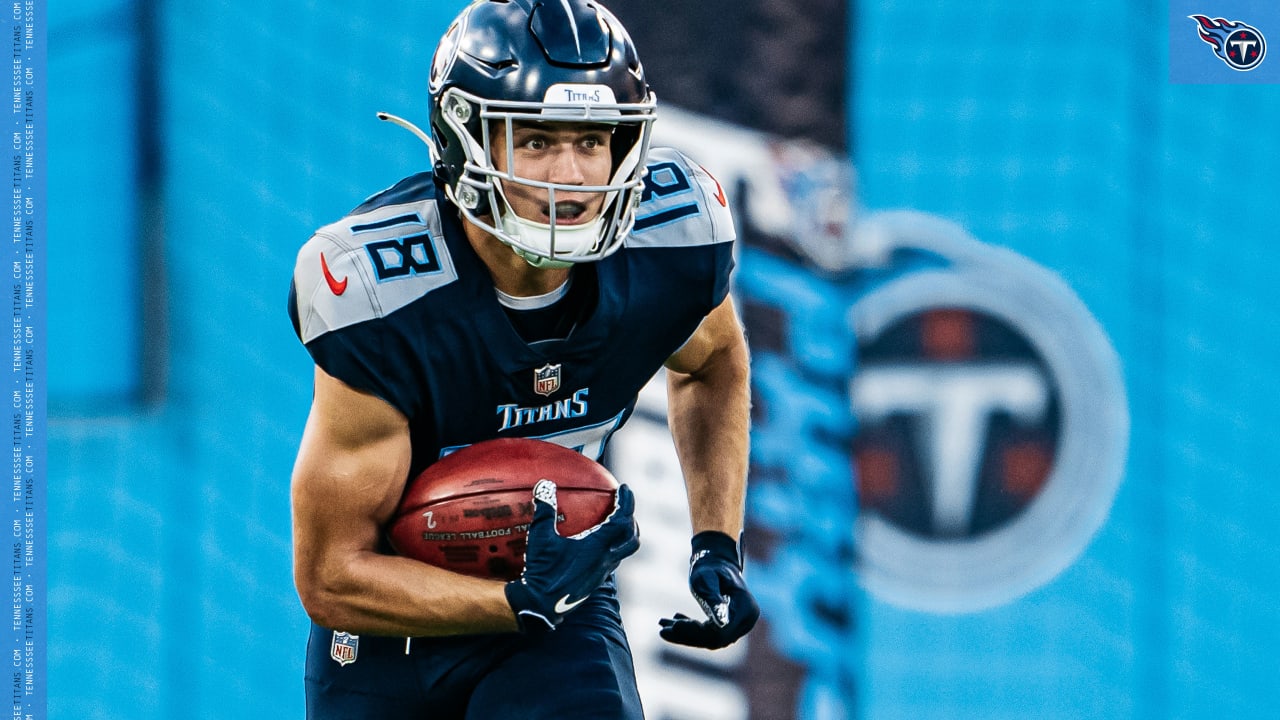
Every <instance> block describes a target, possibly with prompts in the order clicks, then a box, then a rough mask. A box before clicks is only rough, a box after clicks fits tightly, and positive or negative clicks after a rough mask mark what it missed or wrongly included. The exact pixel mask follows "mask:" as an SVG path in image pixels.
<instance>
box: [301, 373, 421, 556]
mask: <svg viewBox="0 0 1280 720" xmlns="http://www.w3.org/2000/svg"><path fill="white" fill-rule="evenodd" d="M409 458H410V443H409V426H408V421H407V420H406V419H405V417H404V416H403V415H402V414H401V413H400V412H399V411H398V410H396V409H395V408H393V407H392V406H391V405H389V404H387V403H386V402H385V401H383V400H381V399H379V398H376V397H374V396H372V395H369V394H366V393H361V392H358V391H356V390H354V389H352V388H351V387H350V386H348V385H346V384H344V383H342V382H341V381H339V380H337V379H335V378H333V377H331V376H329V375H328V374H327V373H325V372H324V371H323V370H320V369H319V368H317V369H316V380H315V397H314V399H313V400H312V405H311V413H310V415H309V416H308V418H307V425H306V430H305V431H304V432H303V437H302V443H301V446H300V448H299V451H298V459H297V462H296V463H295V465H294V471H293V487H292V499H293V521H294V522H293V524H294V545H295V548H294V549H295V553H297V554H298V555H299V557H298V560H299V561H300V562H301V563H304V564H305V563H323V562H325V561H326V559H327V557H328V556H330V555H336V554H342V553H344V552H360V551H368V550H373V549H374V548H375V547H376V546H377V543H378V534H379V532H380V528H381V525H382V523H383V522H385V521H386V519H387V518H388V517H390V515H391V513H392V512H393V511H394V510H395V506H396V503H397V502H398V501H399V498H400V493H401V492H402V490H403V488H404V482H405V478H406V477H407V476H408V472H409Z"/></svg>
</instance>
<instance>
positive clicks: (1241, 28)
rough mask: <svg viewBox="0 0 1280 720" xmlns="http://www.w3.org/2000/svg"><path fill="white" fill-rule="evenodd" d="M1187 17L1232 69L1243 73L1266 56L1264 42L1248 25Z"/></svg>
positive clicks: (1202, 17)
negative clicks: (1193, 21)
mask: <svg viewBox="0 0 1280 720" xmlns="http://www.w3.org/2000/svg"><path fill="white" fill-rule="evenodd" d="M1187 17H1189V18H1191V19H1192V20H1195V21H1196V30H1197V31H1199V33H1200V39H1201V40H1203V41H1205V42H1206V43H1208V44H1209V45H1210V46H1211V47H1212V48H1213V54H1214V55H1217V56H1218V59H1220V60H1222V62H1224V63H1226V64H1227V67H1229V68H1231V69H1232V70H1239V71H1241V72H1247V71H1249V70H1252V69H1254V68H1256V67H1258V65H1260V64H1262V58H1264V57H1266V56H1267V41H1266V39H1265V38H1263V37H1262V33H1260V32H1258V28H1256V27H1253V26H1252V25H1246V24H1245V23H1242V22H1240V21H1238V20H1225V19H1223V18H1210V17H1208V16H1205V15H1188V16H1187Z"/></svg>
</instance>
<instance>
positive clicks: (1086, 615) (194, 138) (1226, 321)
mask: <svg viewBox="0 0 1280 720" xmlns="http://www.w3.org/2000/svg"><path fill="white" fill-rule="evenodd" d="M1181 4H1182V0H1174V2H1172V3H1171V5H1170V9H1169V10H1168V11H1166V6H1164V5H1160V6H1156V5H1151V4H1147V3H1128V4H1125V5H1123V6H1120V7H1116V6H1115V5H1113V4H1107V3H1102V2H1086V3H1083V4H1079V3H1077V4H1074V5H1072V6H1070V7H1065V6H1063V7H1058V6H1057V5H1054V4H1052V3H1046V2H1035V3H1031V4H1026V3H1015V2H1012V0H1006V1H1002V2H998V3H995V4H988V5H984V6H981V7H974V6H973V4H972V3H961V2H953V1H944V2H937V3H931V4H929V5H928V6H918V5H911V4H903V3H869V2H837V1H836V0H820V1H818V2H803V3H802V2H800V1H799V0H750V1H748V2H745V3H742V2H739V3H729V2H727V0H711V1H709V2H704V3H696V4H686V5H687V7H677V8H672V7H662V6H660V5H658V4H654V3H643V2H639V1H638V0H615V2H613V3H609V7H610V8H611V9H612V10H613V11H614V12H615V13H616V14H617V15H618V16H619V18H620V19H621V20H622V21H623V23H624V24H625V25H626V26H627V27H628V28H629V29H630V30H631V31H632V35H633V38H634V40H635V42H636V45H637V47H638V49H639V51H640V53H641V56H642V57H643V58H644V61H645V63H646V65H647V68H646V69H647V71H648V75H649V76H650V77H651V78H653V79H654V91H655V92H656V94H657V96H658V98H659V102H660V103H661V106H660V107H661V111H660V115H659V120H658V121H657V124H656V126H655V133H657V135H658V141H659V142H661V143H663V144H672V145H675V146H677V147H680V148H681V149H683V150H684V151H686V152H687V153H689V154H690V155H691V156H692V157H693V158H694V159H695V160H697V161H698V162H700V163H701V164H703V165H705V166H706V167H707V168H708V169H709V170H710V171H711V172H712V173H714V174H715V175H716V177H717V178H718V179H719V180H720V182H721V183H722V185H723V186H724V188H725V190H726V192H727V194H728V196H729V197H730V198H731V200H732V201H733V202H734V203H735V208H734V209H735V217H736V218H737V221H738V224H739V228H738V230H739V236H740V237H741V238H743V242H742V247H741V248H740V257H739V269H738V272H737V278H736V281H737V287H736V288H735V293H736V295H737V298H738V305H739V307H740V308H741V311H742V314H743V318H744V320H745V322H746V323H747V326H748V330H749V335H748V337H749V340H750V341H751V343H752V353H753V376H754V383H755V385H754V387H753V390H754V401H755V408H754V413H755V417H754V437H753V449H752V467H753V473H752V485H751V488H750V490H749V496H748V525H749V530H748V544H747V552H748V556H749V557H748V562H747V577H748V580H749V581H750V582H751V586H752V588H753V590H755V591H756V592H757V594H758V595H759V597H760V601H761V606H762V609H763V612H764V614H763V619H762V620H761V623H760V626H759V627H758V628H757V629H756V630H755V631H754V632H753V633H752V635H751V636H749V638H748V639H747V641H746V642H743V643H739V644H738V645H735V646H733V648H730V649H729V650H725V651H718V652H715V653H683V652H673V651H671V650H670V649H669V648H666V647H663V646H661V645H659V644H657V643H654V644H652V645H651V646H647V645H644V644H643V643H641V642H636V643H635V647H634V648H633V650H634V651H635V655H636V664H637V673H638V675H639V678H640V685H641V693H642V698H643V700H644V703H645V706H646V710H647V711H648V713H649V716H650V717H653V718H658V719H661V718H672V719H676V718H700V719H705V718H785V717H795V718H815V719H818V718H845V717H850V718H852V717H858V718H898V717H904V718H905V717H910V718H957V717H961V718H998V717H1019V718H1021V717H1037V718H1207V717H1221V716H1228V717H1267V716H1269V715H1272V714H1274V710H1275V703H1274V700H1273V689H1274V687H1275V683H1276V681H1277V680H1280V675H1278V674H1277V673H1278V672H1280V671H1278V670H1277V665H1276V663H1275V662H1274V660H1273V658H1272V655H1273V654H1274V653H1273V648H1274V647H1276V645H1277V644H1278V643H1280V624H1278V623H1276V622H1275V614H1276V610H1277V608H1280V575H1277V573H1275V572H1274V568H1273V567H1271V564H1270V562H1269V558H1270V557H1272V556H1273V555H1274V554H1275V553H1276V552H1277V551H1280V530H1278V529H1277V528H1280V523H1277V522H1276V519H1277V518H1276V510H1275V509H1274V508H1276V507H1278V506H1280V490H1277V486H1276V484H1275V483H1274V482H1272V481H1271V479H1270V475H1271V472H1270V466H1269V465H1264V462H1265V458H1266V457H1267V456H1266V455H1265V454H1264V448H1269V446H1270V440H1271V439H1272V438H1274V436H1275V434H1276V432H1277V428H1280V413H1278V412H1277V410H1276V406H1275V404H1274V402H1273V401H1271V398H1274V397H1277V396H1280V387H1277V385H1278V384H1280V381H1278V380H1277V378H1276V376H1275V374H1274V373H1272V372H1271V371H1270V368H1269V363H1268V362H1267V360H1268V359H1269V358H1271V357H1273V356H1274V355H1275V353H1276V352H1277V350H1280V325H1278V324H1277V323H1276V322H1275V321H1274V320H1273V319H1271V317H1270V315H1269V314H1268V310H1269V309H1270V308H1272V307H1274V306H1275V304H1276V301H1277V299H1280V298H1277V295H1276V291H1275V289H1274V283H1273V282H1272V280H1271V278H1270V270H1271V268H1272V267H1273V266H1274V265H1275V263H1276V261H1277V260H1280V257H1278V256H1277V250H1276V247H1277V243H1276V241H1277V240H1280V237H1277V234H1276V231H1275V229H1274V227H1275V222H1274V218H1273V217H1272V213H1273V211H1272V209H1271V207H1270V206H1271V205H1272V203H1271V202H1270V199H1271V198H1274V197H1276V196H1278V195H1280V177H1278V176H1277V175H1276V174H1275V172H1274V168H1273V166H1274V162H1273V159H1274V158H1275V157H1277V156H1278V155H1280V148H1277V139H1276V137H1275V134H1274V133H1273V132H1270V128H1271V127H1272V126H1273V125H1274V122H1273V121H1274V118H1275V117H1277V116H1278V115H1280V91H1278V90H1277V88H1276V87H1275V86H1274V85H1267V84H1257V83H1260V82H1265V81H1267V80H1268V79H1271V80H1274V76H1272V75H1266V74H1263V73H1270V72H1273V69H1272V67H1271V65H1269V64H1268V63H1269V62H1274V59H1272V60H1271V61H1268V60H1267V59H1264V60H1263V61H1262V62H1261V64H1260V65H1259V66H1258V68H1257V70H1255V71H1250V73H1252V74H1249V73H1242V72H1238V71H1233V70H1232V69H1231V68H1230V67H1228V66H1227V64H1226V63H1224V62H1223V61H1222V60H1220V59H1218V58H1217V57H1215V55H1214V52H1213V48H1212V47H1210V45H1209V44H1207V41H1205V40H1203V39H1202V38H1201V37H1200V36H1199V34H1198V32H1197V29H1196V28H1197V23H1196V22H1194V21H1192V20H1189V19H1187V16H1188V15H1190V14H1193V13H1203V12H1204V11H1203V10H1202V9H1199V8H1192V7H1187V8H1182V7H1180V5H1181ZM437 5H439V7H437ZM462 5H463V4H462V3H461V2H451V3H439V4H431V5H429V6H428V5H422V4H416V5H414V4H405V3H391V2H378V1H374V0H370V1H368V2H351V3H343V4H342V5H341V6H336V7H333V8H323V9H321V8H317V7H316V6H314V4H311V3H301V2H292V1H288V0H286V1H285V2H280V3H274V4H271V5H270V6H266V5H263V4H260V3H259V4H250V3H242V2H211V3H203V4H195V5H192V4H183V3H175V2H161V1H159V0H149V1H144V0H131V1H128V2H125V3H124V4H120V3H106V2H101V1H100V0H77V1H76V2H60V3H50V7H49V47H50V51H49V56H50V60H49V65H50V67H49V82H48V88H49V89H48V92H49V118H50V119H49V128H48V136H49V146H50V151H49V174H50V177H51V180H50V185H49V192H48V197H49V206H50V207H49V213H48V217H49V237H50V247H49V252H48V260H49V272H48V276H49V288H48V294H49V298H50V299H49V312H48V315H49V328H48V336H49V342H48V347H49V348H50V358H49V374H50V387H49V402H50V414H49V416H50V420H49V436H50V445H49V452H48V454H49V478H50V480H49V489H48V492H49V533H48V546H49V549H48V554H49V582H50V591H49V600H48V612H49V636H50V643H49V648H48V651H49V657H48V679H49V682H50V686H51V687H50V697H49V709H50V716H51V717H77V718H131V719H134V718H141V719H145V720H150V719H156V720H160V719H162V718H163V719H167V718H196V719H208V720H213V719H218V718H230V717H233V716H239V715H242V714H243V713H244V712H245V711H246V710H247V709H250V708H251V709H252V712H253V713H254V714H256V715H261V716H264V717H297V716H300V714H301V707H302V688H301V685H300V683H299V682H298V677H299V676H300V671H301V669H300V663H301V657H302V655H301V648H302V646H303V644H304V643H305V640H306V634H307V628H306V623H305V615H304V614H303V613H302V612H300V608H299V604H298V599H297V597H296V595H295V594H294V591H293V586H292V581H291V577H290V566H291V557H290V547H289V500H288V477H289V473H290V467H291V463H292V459H293V458H292V454H293V450H294V448H296V446H297V443H298V439H299V436H300V434H301V429H302V424H303V421H304V419H305V414H306V408H307V405H308V403H309V401H310V382H309V379H308V378H309V376H308V368H309V364H310V361H309V359H308V358H307V356H306V354H305V353H304V352H303V351H302V350H301V349H300V348H298V347H297V345H296V343H295V342H294V341H293V339H292V337H291V331H290V328H289V327H288V324H287V321H286V320H285V319H284V313H283V312H282V308H283V306H284V303H285V289H286V288H287V278H288V277H289V274H290V272H291V269H292V267H293V260H294V255H295V253H296V251H297V248H298V246H299V244H300V243H301V242H303V241H305V239H306V238H307V237H308V236H309V234H310V232H311V231H312V230H313V229H314V228H315V227H317V226H318V225H319V224H321V223H322V222H324V221H326V220H328V219H330V218H332V217H335V216H336V215H339V214H341V213H342V212H345V211H346V210H347V209H349V207H350V205H351V198H353V197H359V196H361V194H362V193H366V192H368V191H369V190H370V189H371V188H378V187H384V186H386V185H387V184H389V183H390V182H392V181H394V180H395V179H396V178H399V177H402V176H403V175H406V174H408V173H411V172H415V171H418V170H421V169H423V168H424V167H425V166H426V164H427V158H426V154H425V152H423V149H422V147H421V145H420V144H418V143H417V142H416V141H414V140H413V139H412V138H410V137H409V136H408V135H406V134H405V133H403V132H402V131H400V130H398V129H396V128H393V127H391V126H389V125H387V124H385V123H379V122H378V121H377V120H376V119H375V118H374V113H375V112H376V111H379V110H392V111H401V110H403V111H404V114H405V115H407V116H409V117H410V118H411V119H414V120H418V121H421V120H422V119H424V117H425V113H426V107H425V101H424V92H425V88H426V74H427V69H428V67H429V63H430V52H431V49H432V42H430V41H424V40H423V38H432V39H434V38H436V37H439V35H440V34H441V33H442V32H443V30H444V28H445V26H446V24H447V22H448V21H449V19H450V18H452V17H453V16H454V15H455V14H456V13H457V12H458V10H460V9H461V7H462ZM1173 6H1178V7H1173ZM1240 7H1241V9H1240V12H1241V13H1246V15H1247V14H1248V12H1255V11H1256V12H1271V11H1270V10H1267V9H1263V10H1256V9H1255V10H1250V7H1249V6H1247V5H1241V6H1240ZM1184 10H1185V11H1184ZM1224 12H1226V11H1224ZM1209 14H1213V13H1209ZM1227 19H1230V20H1239V21H1243V22H1246V23H1248V24H1249V25H1250V26H1251V27H1253V28H1256V29H1257V30H1258V31H1259V32H1262V33H1264V34H1265V33H1267V32H1268V28H1270V27H1274V28H1276V30H1275V31H1273V32H1275V33H1280V18H1276V19H1272V20H1271V21H1270V22H1271V25H1268V24H1267V22H1268V18H1267V17H1253V16H1252V15H1249V16H1245V15H1242V16H1240V17H1234V16H1230V17H1228V18H1227ZM1117 38H1124V42H1123V47H1122V48H1117V46H1116V43H1117ZM1201 53H1202V54H1203V57H1201ZM1202 61H1203V62H1204V63H1209V65H1205V66H1204V67H1200V66H1198V65H1197V66H1196V67H1197V68H1198V69H1197V73H1198V74H1197V73H1192V74H1191V75H1189V76H1188V75H1187V74H1186V73H1185V72H1184V69H1183V68H1184V66H1185V65H1188V64H1191V63H1200V62H1202ZM1213 64H1216V66H1217V67H1216V68H1213V69H1212V70H1210V69H1208V68H1210V67H1213ZM1277 67H1280V66H1277ZM1219 71H1220V72H1221V73H1223V74H1220V75H1214V74H1212V73H1215V72H1219ZM1171 76H1172V80H1171ZM1188 77H1190V78H1191V80H1187V78H1188ZM1174 81H1177V82H1174ZM1184 82H1186V83H1188V84H1183V83H1184ZM1243 82H1247V83H1250V85H1249V86H1247V87H1240V86H1239V83H1243ZM412 108H417V109H418V110H417V111H416V114H415V112H414V111H411V109H412ZM86 188H93V190H92V191H86ZM654 390H655V392H652V393H647V394H646V395H645V396H644V399H643V403H642V406H641V408H640V411H639V412H638V413H637V416H636V418H635V419H634V420H633V421H632V423H631V425H629V426H628V428H627V431H626V432H625V433H623V434H620V435H619V436H618V437H617V438H616V439H615V444H614V447H613V455H612V457H610V458H609V461H610V465H611V467H613V469H614V470H615V473H616V474H617V475H618V476H619V478H620V479H622V480H623V481H625V482H628V483H630V484H631V485H632V486H633V487H635V488H636V491H637V496H638V503H639V506H638V509H637V516H638V518H639V521H640V524H641V527H642V528H643V529H644V531H643V535H644V537H645V540H646V544H644V545H643V546H642V550H641V552H640V553H638V554H637V555H636V556H635V557H633V558H632V559H631V560H630V561H629V562H628V564H627V565H626V566H625V567H624V569H625V570H626V572H625V573H624V574H623V575H621V576H620V578H619V581H620V590H621V592H622V593H623V599H624V602H625V603H626V604H624V609H623V613H624V619H625V620H626V622H627V623H633V622H636V621H637V620H639V619H641V618H649V617H656V616H657V614H655V613H667V612H669V611H670V602H669V601H673V599H674V598H677V597H680V598H687V590H686V589H685V588H684V587H683V586H682V583H681V580H680V578H681V573H680V572H679V570H680V568H681V567H682V565H683V564H684V563H685V562H686V561H687V558H686V554H687V548H685V547H683V546H682V547H673V548H665V547H663V546H662V544H661V543H651V542H649V541H650V539H652V538H654V537H655V536H656V535H657V534H658V533H657V532H649V530H648V528H651V527H652V528H654V529H655V530H656V529H657V528H660V527H665V526H668V525H676V524H678V523H679V522H680V520H679V518H680V517H682V515H681V514H682V513H684V512H685V510H684V509H683V508H681V507H673V506H672V505H671V504H670V503H668V502H667V500H666V498H669V497H670V492H669V491H668V489H669V486H668V485H667V483H669V482H671V481H672V479H673V478H676V479H678V475H676V474H673V473H674V472H675V470H674V464H673V463H674V455H673V454H672V453H671V451H670V448H669V444H667V441H665V440H663V439H662V438H664V437H665V428H664V427H663V425H664V423H665V419H664V407H665V402H664V399H663V397H662V394H661V392H658V391H656V388H654ZM676 536H680V535H679V534H676ZM659 575H662V576H664V577H668V578H677V580H676V581H675V585H674V586H668V585H664V584H663V583H660V582H651V581H650V580H651V578H654V577H657V576H659ZM685 601H686V602H691V601H689V600H685ZM628 608H633V609H634V611H633V612H629V610H628ZM650 608H656V610H654V611H651V610H650ZM642 630H643V632H641V631H639V630H636V629H634V628H632V627H630V626H628V631H629V634H630V635H631V637H632V638H633V640H634V639H638V638H640V637H642V636H643V637H644V638H649V637H651V636H654V632H653V630H654V629H653V628H648V627H646V628H643V629H642ZM655 639H656V638H655Z"/></svg>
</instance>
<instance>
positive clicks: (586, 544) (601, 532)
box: [506, 480, 640, 632]
mask: <svg viewBox="0 0 1280 720" xmlns="http://www.w3.org/2000/svg"><path fill="white" fill-rule="evenodd" d="M634 513H635V496H634V495H632V494H631V488H629V487H627V486H626V485H622V486H620V487H619V488H618V493H617V496H616V498H615V500H614V506H613V512H612V513H610V514H609V517H607V518H605V520H604V522H602V523H600V524H599V525H596V526H595V527H592V528H589V529H587V530H584V531H582V532H580V533H578V534H577V535H574V536H572V537H567V538H566V537H561V536H560V533H558V532H556V515H557V506H556V484H555V483H554V482H552V481H550V480H539V481H538V484H537V485H534V487H533V522H532V523H530V524H529V541H528V545H527V546H526V547H525V551H524V572H523V573H521V575H520V579H519V580H512V581H511V582H509V583H507V587H506V592H507V603H509V604H510V605H511V609H512V610H513V611H514V612H515V615H516V622H517V623H518V624H519V625H520V631H521V632H531V631H533V632H545V631H548V630H554V629H555V628H556V626H557V625H559V624H560V622H561V621H562V620H564V616H565V615H566V614H568V613H569V612H570V611H571V610H573V609H574V608H576V607H578V605H580V604H581V603H582V602H583V601H585V600H586V599H587V596H589V595H590V594H591V593H593V592H595V590H596V588H598V587H600V585H601V584H602V583H603V582H604V581H605V580H606V579H607V578H608V577H609V575H610V574H612V573H613V571H614V570H616V569H617V567H618V564H619V563H621V562H622V561H623V559H625V558H626V557H627V556H629V555H631V554H632V553H634V552H635V551H636V550H637V549H639V547H640V534H639V529H638V528H637V527H636V521H635V516H634Z"/></svg>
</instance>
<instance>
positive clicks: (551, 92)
mask: <svg viewBox="0 0 1280 720" xmlns="http://www.w3.org/2000/svg"><path fill="white" fill-rule="evenodd" d="M430 91H431V138H430V142H429V146H430V148H431V155H432V163H433V166H434V171H435V174H436V177H437V179H438V180H439V181H440V182H441V184H442V185H443V186H444V188H445V193H446V195H447V196H448V197H449V199H450V200H451V201H452V202H453V203H454V204H455V205H457V206H458V208H459V209H460V210H461V212H462V214H463V216H464V217H465V218H466V219H467V220H469V221H470V222H472V223H475V224H476V225H478V226H479V227H482V228H484V229H485V230H487V231H488V232H490V233H492V234H493V235H494V236H496V237H497V238H498V239H500V240H501V241H503V242H505V243H507V244H508V245H510V246H511V247H512V248H513V249H515V251H516V252H517V253H519V254H520V255H521V256H522V257H524V258H525V259H526V260H528V261H529V262H530V263H531V264H533V265H535V266H541V267H546V266H559V267H564V266H567V264H569V263H574V262H583V261H591V260H599V259H600V258H603V257H605V256H607V255H609V254H610V253H612V252H613V251H615V250H617V249H618V248H619V247H620V246H621V244H622V241H623V239H624V238H625V237H626V235H627V233H629V232H630V231H631V227H632V225H633V224H634V221H635V210H636V206H637V205H639V203H640V195H641V191H642V190H643V174H644V171H645V170H644V168H645V156H646V154H647V153H648V148H649V139H650V133H651V129H652V125H653V120H654V110H655V107H656V102H655V98H654V96H653V93H652V92H651V91H650V89H649V85H648V83H646V82H645V77H644V68H643V67H642V66H641V64H640V60H639V58H638V57H637V55H636V49H635V45H634V44H633V43H632V41H631V37H630V36H629V35H628V34H627V31H626V29H625V28H623V27H622V24H621V23H619V22H618V20H617V18H615V17H614V16H613V14H612V13H610V12H609V11H608V10H606V9H605V8H604V7H602V6H601V5H600V4H599V3H597V2H594V1H593V0H477V1H476V2H473V3H472V4H470V5H468V6H467V8H466V9H465V10H463V11H462V13H461V14H460V15H459V16H458V17H457V18H456V19H455V20H454V21H453V24H452V25H451V26H450V27H449V29H448V30H447V31H446V32H445V34H444V37H443V38H442V39H441V40H440V44H439V46H438V47H437V48H436V53H435V57H434V59H433V60H432V65H431V76H430ZM519 121H524V122H530V121H534V122H573V123H583V122H599V123H602V124H607V125H609V126H610V128H611V131H612V139H611V143H610V147H611V149H612V154H613V175H612V177H611V179H610V181H609V184H608V185H600V186H590V187H585V186H567V185H560V184H557V183H550V182H541V181H535V180H531V179H528V178H521V177H518V176H516V175H514V173H503V172H499V171H498V170H497V169H495V167H494V163H493V157H492V155H491V148H490V140H491V138H492V137H493V133H505V134H507V137H510V133H511V131H512V130H511V129H512V125H513V123H515V122H519ZM507 147H508V148H510V147H511V143H510V142H508V143H507ZM507 167H508V168H511V167H512V164H511V163H510V162H508V163H507ZM503 182H507V183H522V184H525V185H529V186H532V187H536V188H541V189H545V190H546V191H547V192H548V194H549V195H550V202H551V203H552V205H553V206H554V203H555V197H556V195H555V194H556V192H557V191H560V192H566V191H577V192H583V191H586V192H598V193H604V195H605V202H604V207H603V209H602V210H601V213H600V215H599V216H597V217H596V218H594V219H593V220H591V221H589V222H587V223H583V224H581V225H570V226H566V225H559V226H558V225H556V224H555V223H554V222H553V223H551V224H543V223H538V222H533V221H531V220H526V219H524V218H521V217H518V216H517V215H516V213H515V212H513V211H512V210H511V207H510V205H509V204H508V202H507V199H506V197H505V195H504V193H503V189H502V183H503Z"/></svg>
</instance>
